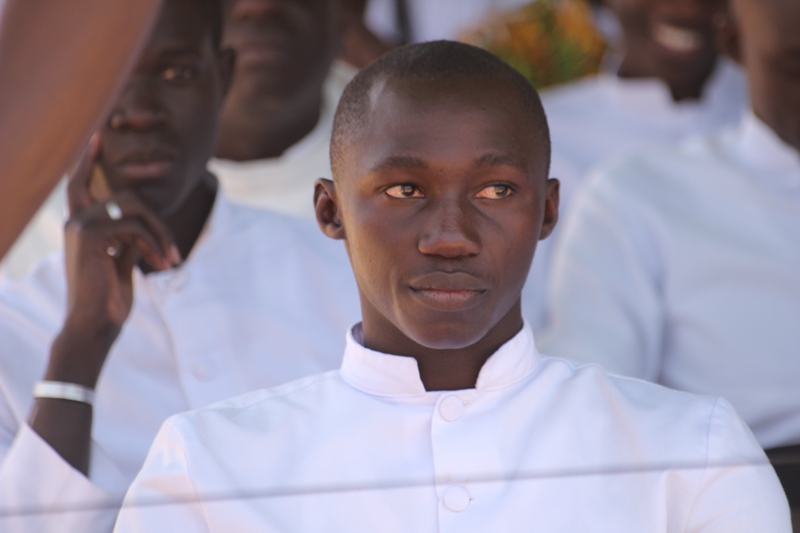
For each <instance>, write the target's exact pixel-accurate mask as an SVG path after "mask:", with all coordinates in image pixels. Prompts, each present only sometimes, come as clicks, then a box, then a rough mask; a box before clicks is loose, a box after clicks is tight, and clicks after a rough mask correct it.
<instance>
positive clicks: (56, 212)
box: [0, 180, 67, 279]
mask: <svg viewBox="0 0 800 533" xmlns="http://www.w3.org/2000/svg"><path fill="white" fill-rule="evenodd" d="M66 219H67V182H66V180H61V181H59V182H58V185H56V187H55V189H54V190H53V192H52V193H50V196H49V197H48V198H47V200H45V202H44V204H43V205H42V207H40V208H39V211H37V213H36V215H34V217H33V219H32V220H31V221H30V222H29V223H28V225H27V226H26V227H25V231H23V232H22V234H21V235H20V236H19V238H17V240H16V242H14V245H13V246H12V247H11V249H10V250H9V251H8V253H7V254H6V256H5V257H4V258H3V260H2V262H0V269H1V272H2V276H8V277H10V278H13V279H21V278H23V277H25V275H26V274H27V273H28V271H29V270H30V269H31V267H32V266H33V265H35V264H36V263H38V262H39V261H41V260H42V258H44V257H45V256H46V255H48V254H49V253H51V252H54V251H55V250H60V249H62V248H63V247H64V221H65V220H66Z"/></svg>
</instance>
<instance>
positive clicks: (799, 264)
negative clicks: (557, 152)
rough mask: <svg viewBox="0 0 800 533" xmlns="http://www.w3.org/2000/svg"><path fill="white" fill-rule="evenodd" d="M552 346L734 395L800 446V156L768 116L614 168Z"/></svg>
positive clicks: (578, 245)
mask: <svg viewBox="0 0 800 533" xmlns="http://www.w3.org/2000/svg"><path fill="white" fill-rule="evenodd" d="M573 215H574V217H573V218H571V219H569V220H568V221H567V225H566V227H565V228H564V234H563V237H564V240H563V242H562V243H561V244H563V246H562V247H560V249H559V250H558V251H557V252H556V254H555V257H554V262H553V285H552V287H551V288H552V295H551V296H552V298H551V299H550V303H551V311H552V316H553V320H552V324H551V326H552V329H551V331H550V332H549V335H547V336H546V337H544V338H543V339H542V344H541V347H542V349H544V350H547V351H549V352H550V353H555V354H557V355H560V356H564V357H570V358H575V359H581V360H586V361H596V362H599V363H601V364H603V365H604V366H606V368H608V369H609V370H611V371H612V372H619V373H622V374H625V375H632V376H638V377H641V378H644V379H647V380H652V381H658V382H659V383H663V384H665V385H667V386H669V387H674V388H677V389H682V390H687V391H691V392H698V393H706V394H714V395H721V396H724V397H725V398H727V399H728V400H730V401H731V403H732V404H733V406H734V407H735V408H736V410H737V411H738V412H739V413H740V414H741V415H742V417H743V418H744V420H745V421H746V422H747V423H748V424H750V427H751V428H752V429H753V431H754V433H755V435H756V437H758V440H759V442H761V444H762V445H763V446H765V447H767V448H769V447H774V446H781V445H789V444H796V443H800V387H799V386H798V384H800V365H798V364H797V356H798V354H800V154H798V152H797V151H795V150H793V149H792V148H790V147H789V146H788V145H786V144H784V143H783V142H782V141H781V140H780V139H779V138H778V137H777V136H776V135H775V134H774V133H773V132H772V131H771V130H770V129H769V128H767V126H765V125H764V124H763V123H762V122H761V121H759V120H758V119H757V118H755V116H753V115H752V114H751V115H748V116H747V117H746V118H745V119H744V121H743V123H742V125H741V127H739V128H738V129H732V130H730V131H726V132H724V133H721V134H718V135H716V136H712V137H707V138H702V139H697V140H692V141H688V142H685V143H684V144H681V145H678V146H677V147H674V148H670V149H663V150H660V151H653V152H651V153H647V154H644V155H640V156H635V157H631V158H629V159H626V160H624V161H621V162H619V163H617V164H612V165H611V166H608V167H607V168H604V169H602V170H600V171H599V172H598V174H597V175H595V176H594V177H593V178H592V179H590V180H589V182H588V183H587V188H586V190H585V194H584V195H583V196H581V197H580V198H579V199H577V200H576V205H575V210H574V212H573Z"/></svg>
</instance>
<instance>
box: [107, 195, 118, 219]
mask: <svg viewBox="0 0 800 533" xmlns="http://www.w3.org/2000/svg"><path fill="white" fill-rule="evenodd" d="M106 213H108V218H110V219H111V220H119V219H121V218H122V208H121V207H120V206H119V204H118V203H117V202H115V201H114V200H109V201H107V202H106Z"/></svg>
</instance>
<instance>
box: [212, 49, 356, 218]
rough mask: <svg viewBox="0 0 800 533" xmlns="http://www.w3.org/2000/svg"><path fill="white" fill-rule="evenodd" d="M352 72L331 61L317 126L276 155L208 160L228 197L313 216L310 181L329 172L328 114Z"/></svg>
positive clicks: (331, 113)
mask: <svg viewBox="0 0 800 533" xmlns="http://www.w3.org/2000/svg"><path fill="white" fill-rule="evenodd" d="M356 72H357V71H356V70H355V69H354V68H353V67H351V66H349V65H347V64H346V63H343V62H341V61H337V62H336V63H334V64H333V67H332V68H331V72H330V74H329V75H328V79H327V80H326V83H325V87H324V89H325V92H324V93H323V105H322V109H321V111H320V117H319V121H318V122H317V125H316V126H315V127H314V129H313V130H312V131H311V132H310V133H309V134H308V135H306V136H305V137H303V138H302V139H301V140H300V141H298V142H297V144H295V145H294V146H292V147H291V148H289V149H288V150H286V151H285V152H284V153H283V154H282V155H281V156H280V157H274V158H270V159H256V160H253V161H230V160H227V159H212V160H211V161H210V163H209V169H210V170H211V171H212V172H213V173H214V174H216V175H217V177H218V178H219V180H220V183H221V184H222V186H223V188H224V189H225V191H226V192H227V193H228V196H229V197H230V199H231V200H232V201H234V202H236V203H241V204H244V205H249V206H252V207H262V208H266V209H271V210H273V211H277V212H278V213H283V214H286V215H292V216H298V217H304V218H310V219H314V218H315V214H314V182H315V181H316V180H317V179H318V178H328V179H331V177H332V173H331V161H330V144H331V133H332V132H333V116H334V114H335V112H336V106H337V104H338V103H339V98H340V97H341V96H342V92H343V91H344V88H345V87H346V86H347V84H348V83H349V82H350V80H351V79H353V76H355V74H356Z"/></svg>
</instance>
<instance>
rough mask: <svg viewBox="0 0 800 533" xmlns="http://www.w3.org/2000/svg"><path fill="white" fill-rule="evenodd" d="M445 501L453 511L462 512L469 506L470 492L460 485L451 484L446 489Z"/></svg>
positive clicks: (445, 504)
mask: <svg viewBox="0 0 800 533" xmlns="http://www.w3.org/2000/svg"><path fill="white" fill-rule="evenodd" d="M443 502H444V506H445V507H447V508H448V509H450V510H451V511H453V512H456V513H460V512H461V511H463V510H464V509H466V508H467V507H469V492H467V489H465V488H464V487H461V486H459V485H451V486H449V487H447V489H445V491H444V498H443Z"/></svg>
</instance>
